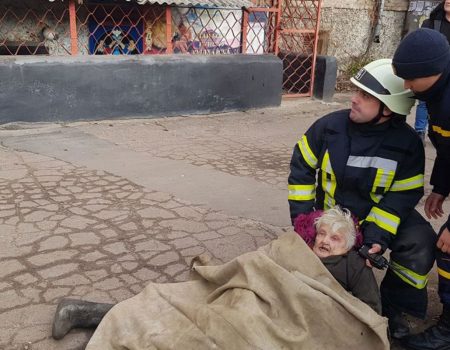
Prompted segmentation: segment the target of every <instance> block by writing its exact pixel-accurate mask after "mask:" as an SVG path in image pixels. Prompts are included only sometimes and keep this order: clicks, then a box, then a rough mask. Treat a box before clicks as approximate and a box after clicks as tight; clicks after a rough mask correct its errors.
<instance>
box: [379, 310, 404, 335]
mask: <svg viewBox="0 0 450 350" xmlns="http://www.w3.org/2000/svg"><path fill="white" fill-rule="evenodd" d="M382 307H383V310H382V315H383V316H384V317H387V318H388V326H389V334H390V336H391V338H394V339H401V338H403V337H406V336H407V335H409V323H408V321H407V320H406V319H405V317H404V315H403V312H401V311H399V310H397V309H396V308H395V307H393V306H392V305H382Z"/></svg>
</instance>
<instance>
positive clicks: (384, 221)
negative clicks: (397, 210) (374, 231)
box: [366, 207, 400, 235]
mask: <svg viewBox="0 0 450 350" xmlns="http://www.w3.org/2000/svg"><path fill="white" fill-rule="evenodd" d="M366 221H370V222H374V223H375V224H376V225H377V226H379V227H381V228H382V229H384V230H386V231H388V232H390V233H392V234H393V235H395V234H396V233H397V228H398V226H399V225H400V218H399V217H398V216H396V215H393V214H391V213H388V212H387V211H384V210H382V209H380V208H377V207H373V208H372V210H371V211H370V213H369V215H367V218H366Z"/></svg>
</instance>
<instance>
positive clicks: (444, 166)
mask: <svg viewBox="0 0 450 350" xmlns="http://www.w3.org/2000/svg"><path fill="white" fill-rule="evenodd" d="M430 184H431V185H432V186H433V191H432V192H433V193H435V194H438V195H441V201H440V203H439V204H440V206H438V207H437V210H438V211H439V210H440V212H436V213H435V215H433V213H431V216H432V217H434V218H436V216H442V215H443V211H442V203H443V201H444V199H445V198H446V197H448V195H449V193H450V155H448V154H442V151H441V150H440V149H437V154H436V159H435V161H434V165H433V171H432V173H431V179H430ZM430 196H431V195H430ZM425 209H427V207H426V208H425ZM427 216H428V214H427ZM446 226H447V229H448V230H450V216H449V217H448V219H447V222H446Z"/></svg>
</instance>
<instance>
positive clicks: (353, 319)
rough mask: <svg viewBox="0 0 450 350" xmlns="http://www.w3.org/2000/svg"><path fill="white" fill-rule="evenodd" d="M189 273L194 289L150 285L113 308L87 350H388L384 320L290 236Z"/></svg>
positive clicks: (182, 285)
mask: <svg viewBox="0 0 450 350" xmlns="http://www.w3.org/2000/svg"><path fill="white" fill-rule="evenodd" d="M193 269H194V271H195V273H196V274H197V279H195V280H193V281H189V282H182V283H165V284H156V283H150V284H149V285H148V286H147V287H146V288H145V289H144V290H143V291H142V292H141V293H139V294H138V295H136V296H135V297H133V298H131V299H128V300H125V301H123V302H121V303H119V304H118V305H116V306H115V307H114V308H113V309H111V311H110V312H109V313H108V314H107V315H106V316H105V318H104V319H103V321H102V322H101V324H100V326H99V327H98V329H97V330H96V332H95V333H94V335H93V337H92V338H91V340H90V342H89V344H88V345H87V348H86V349H87V350H100V349H102V350H103V349H104V350H107V349H108V350H114V349H117V350H118V349H121V350H125V349H132V350H137V349H183V350H186V349H195V350H200V349H227V350H228V349H236V350H243V349H267V350H274V349H308V350H311V349H321V350H326V349H333V350H335V349H355V350H356V349H365V350H371V349H374V350H375V349H389V342H388V339H387V334H386V329H387V320H386V319H385V318H383V317H381V316H379V315H377V314H376V313H375V312H374V311H373V310H372V309H371V308H370V307H369V306H367V305H366V304H364V303H363V302H361V301H360V300H358V299H356V298H354V297H353V296H351V295H350V294H349V293H347V292H346V291H345V290H344V289H343V288H342V287H341V286H340V285H339V283H338V282H336V281H335V280H334V278H333V277H332V276H331V275H330V273H329V272H328V271H327V270H326V268H325V267H324V266H323V265H322V263H321V262H320V260H319V259H318V258H317V257H316V256H315V255H314V254H313V253H312V252H311V250H310V249H309V248H308V247H307V246H306V244H305V243H304V242H303V241H302V239H301V238H299V237H298V236H297V235H296V234H295V233H289V234H286V235H283V236H281V237H280V238H279V239H277V240H274V241H272V242H271V243H269V244H268V245H266V246H264V247H261V248H260V249H258V250H257V251H254V252H250V253H247V254H243V255H241V256H239V257H237V258H235V259H234V260H232V261H230V262H228V263H226V264H224V265H219V266H197V265H194V267H193Z"/></svg>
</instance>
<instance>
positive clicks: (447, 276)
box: [437, 267, 450, 280]
mask: <svg viewBox="0 0 450 350" xmlns="http://www.w3.org/2000/svg"><path fill="white" fill-rule="evenodd" d="M437 271H438V274H439V276H442V277H444V278H446V279H448V280H450V273H449V272H447V271H444V270H442V269H440V268H439V267H438V268H437Z"/></svg>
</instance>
